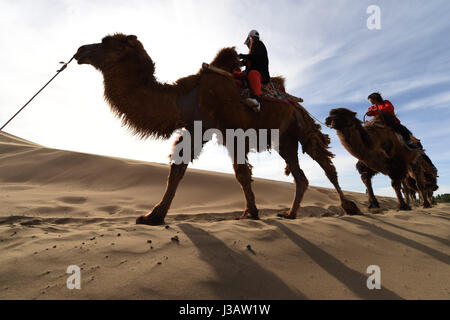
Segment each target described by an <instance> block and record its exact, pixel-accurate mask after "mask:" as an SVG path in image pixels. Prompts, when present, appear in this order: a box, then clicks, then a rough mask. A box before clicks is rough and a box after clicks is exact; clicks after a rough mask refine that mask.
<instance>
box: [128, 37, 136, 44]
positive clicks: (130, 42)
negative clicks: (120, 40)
mask: <svg viewBox="0 0 450 320" xmlns="http://www.w3.org/2000/svg"><path fill="white" fill-rule="evenodd" d="M127 41H128V44H130V45H131V46H134V45H135V44H136V41H137V37H136V36H135V35H130V36H127Z"/></svg>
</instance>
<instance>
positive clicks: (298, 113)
mask: <svg viewBox="0 0 450 320" xmlns="http://www.w3.org/2000/svg"><path fill="white" fill-rule="evenodd" d="M184 50H186V48H185V49H184ZM182 55H183V54H182V53H181V54H180V53H179V52H178V57H182ZM75 59H76V60H77V61H78V63H79V64H90V65H92V66H94V67H95V68H96V69H98V70H100V71H101V72H102V74H103V77H104V86H105V98H106V100H107V102H108V103H109V104H110V106H111V108H112V111H113V112H114V113H115V114H116V115H117V116H118V117H119V118H120V119H121V120H122V122H123V124H124V125H126V126H128V127H129V128H130V129H131V130H132V131H133V132H134V134H136V135H138V136H140V137H141V138H146V137H158V138H169V137H170V136H171V135H172V133H174V132H175V131H176V130H177V129H182V128H185V129H186V130H188V131H189V132H194V121H202V129H203V132H202V134H203V133H204V132H205V131H206V130H207V129H211V128H215V129H218V130H220V132H222V133H223V137H224V138H225V137H226V134H225V130H226V129H234V130H235V129H243V130H248V129H251V128H253V129H279V142H280V144H279V153H280V155H281V157H283V159H284V160H285V161H286V164H287V169H286V172H290V173H292V175H293V176H294V179H295V183H296V190H295V199H294V201H293V204H292V207H291V209H290V210H289V211H288V212H285V213H283V214H282V216H283V217H285V218H289V219H295V218H296V215H297V210H298V209H299V207H300V202H301V200H302V198H303V195H304V193H305V191H306V189H307V187H308V180H307V179H306V177H305V175H304V173H303V171H302V170H301V169H300V166H299V163H298V142H299V141H300V142H301V143H302V145H303V151H304V152H306V153H308V154H309V155H310V156H311V157H312V158H313V159H314V160H316V161H317V162H318V163H319V165H320V166H321V167H322V168H323V169H324V170H325V173H326V175H327V177H328V178H329V179H330V181H331V183H332V184H333V185H334V187H335V188H336V190H337V192H338V194H339V197H340V201H341V206H342V208H343V209H344V211H345V212H346V213H347V214H359V209H358V208H357V206H356V205H355V204H354V203H353V202H352V201H349V200H347V199H346V197H345V196H344V193H343V192H342V190H341V188H340V186H339V184H338V179H337V173H336V169H335V167H334V166H333V163H332V161H331V158H332V157H333V155H332V153H331V152H329V151H328V145H329V143H330V140H329V138H328V136H327V135H325V134H323V133H322V132H321V131H320V126H319V125H317V124H315V123H314V120H312V119H311V117H310V116H309V115H308V114H307V112H306V111H305V110H304V109H302V108H301V107H300V106H298V107H295V106H293V105H292V104H290V103H284V102H277V101H268V100H265V101H263V102H262V110H261V112H260V113H254V112H253V111H251V110H250V109H249V108H248V107H247V106H246V105H245V102H244V100H243V98H242V97H241V95H240V93H241V89H240V88H239V86H238V85H237V83H236V81H235V80H234V79H233V78H232V77H227V76H226V75H222V74H218V73H216V72H212V71H210V70H200V71H199V72H198V73H197V74H195V75H192V76H189V77H186V78H181V79H179V80H177V81H176V82H175V83H174V84H162V83H159V82H158V81H157V80H156V79H155V76H154V72H155V64H154V63H153V61H152V59H151V58H150V57H149V56H148V54H147V52H146V51H145V49H144V47H143V45H142V43H141V42H140V41H138V40H137V37H136V36H134V35H129V36H126V35H123V34H115V35H112V36H107V37H105V38H103V40H102V42H101V43H96V44H90V45H85V46H82V47H80V48H79V49H78V52H77V53H76V55H75ZM211 65H212V66H214V67H217V68H221V69H223V70H226V71H228V72H232V71H233V70H235V69H236V68H239V66H240V61H239V57H238V54H237V52H236V50H235V49H234V48H225V49H222V50H221V51H220V52H219V53H218V54H217V56H216V58H215V59H214V61H213V62H212V63H211ZM211 138H212V137H211ZM182 140H183V137H179V138H178V140H177V141H176V143H175V144H177V143H179V142H182ZM224 140H225V139H224ZM191 142H192V143H191V146H193V145H194V139H193V137H192V141H191ZM223 142H224V143H225V141H223ZM246 143H247V141H246ZM267 148H270V146H268V145H266V146H261V145H260V146H259V148H258V150H263V149H267ZM194 151H195V150H193V152H191V157H190V160H191V161H192V160H194V159H195V158H196V157H198V156H199V152H198V153H195V154H194ZM248 151H249V146H248V143H247V148H246V154H245V159H247V153H248ZM232 160H233V167H234V171H235V175H236V178H237V180H238V182H239V183H240V184H241V186H242V189H243V191H244V195H245V199H246V208H245V210H244V212H243V214H242V215H241V217H240V218H252V219H258V209H257V208H256V204H255V196H254V194H253V191H252V189H251V183H252V178H251V175H252V167H251V165H250V164H249V163H248V162H245V163H244V164H239V163H238V162H237V161H236V153H235V156H234V157H233V158H232ZM187 166H188V163H182V164H176V163H173V162H172V163H171V165H170V173H169V177H168V180H167V188H166V191H165V193H164V196H163V198H162V200H161V201H160V202H159V203H158V204H157V205H156V206H155V207H154V208H153V210H152V212H151V213H148V214H146V215H143V216H140V217H139V218H138V219H137V220H136V223H138V224H149V225H159V224H163V223H164V218H165V216H166V214H167V211H168V210H169V207H170V205H171V203H172V200H173V198H174V196H175V192H176V190H177V186H178V184H179V182H180V181H181V179H182V178H183V176H184V174H185V171H186V168H187ZM274 191H276V190H274ZM198 197H199V198H201V197H203V195H202V194H199V195H198Z"/></svg>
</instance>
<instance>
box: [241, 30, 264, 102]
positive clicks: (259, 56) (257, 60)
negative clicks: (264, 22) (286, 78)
mask: <svg viewBox="0 0 450 320" xmlns="http://www.w3.org/2000/svg"><path fill="white" fill-rule="evenodd" d="M244 44H245V45H246V46H247V47H248V48H249V53H248V54H240V55H239V57H240V58H241V59H243V60H244V63H245V65H246V69H245V74H246V75H247V78H248V82H249V85H250V88H251V89H252V91H253V96H252V98H250V100H252V101H250V102H251V103H254V104H255V105H256V106H257V109H258V110H259V109H260V106H261V104H260V102H261V96H262V91H261V84H262V83H264V84H265V83H268V82H269V81H270V74H269V58H268V55H267V49H266V46H265V45H264V43H263V42H262V41H261V39H260V37H259V32H258V31H257V30H252V31H250V33H249V34H248V36H247V39H246V40H245V43H244Z"/></svg>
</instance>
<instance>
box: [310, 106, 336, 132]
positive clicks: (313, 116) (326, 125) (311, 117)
mask: <svg viewBox="0 0 450 320" xmlns="http://www.w3.org/2000/svg"><path fill="white" fill-rule="evenodd" d="M303 110H305V111H306V113H307V114H309V116H310V117H311V118H313V119H314V120H316V121H317V122H318V123H320V124H321V125H323V126H325V127H327V128H330V129H333V128H331V126H327V125H326V124H325V123H323V122H322V121H320V120H319V119H317V118H316V117H314V116H313V115H312V114H311V113H310V112H309V111H308V110H306V108H305V107H303Z"/></svg>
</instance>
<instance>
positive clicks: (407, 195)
mask: <svg viewBox="0 0 450 320" xmlns="http://www.w3.org/2000/svg"><path fill="white" fill-rule="evenodd" d="M402 190H403V194H404V195H405V200H406V205H407V206H408V207H411V203H410V201H411V194H410V190H409V188H408V186H407V185H406V180H403V181H402Z"/></svg>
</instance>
